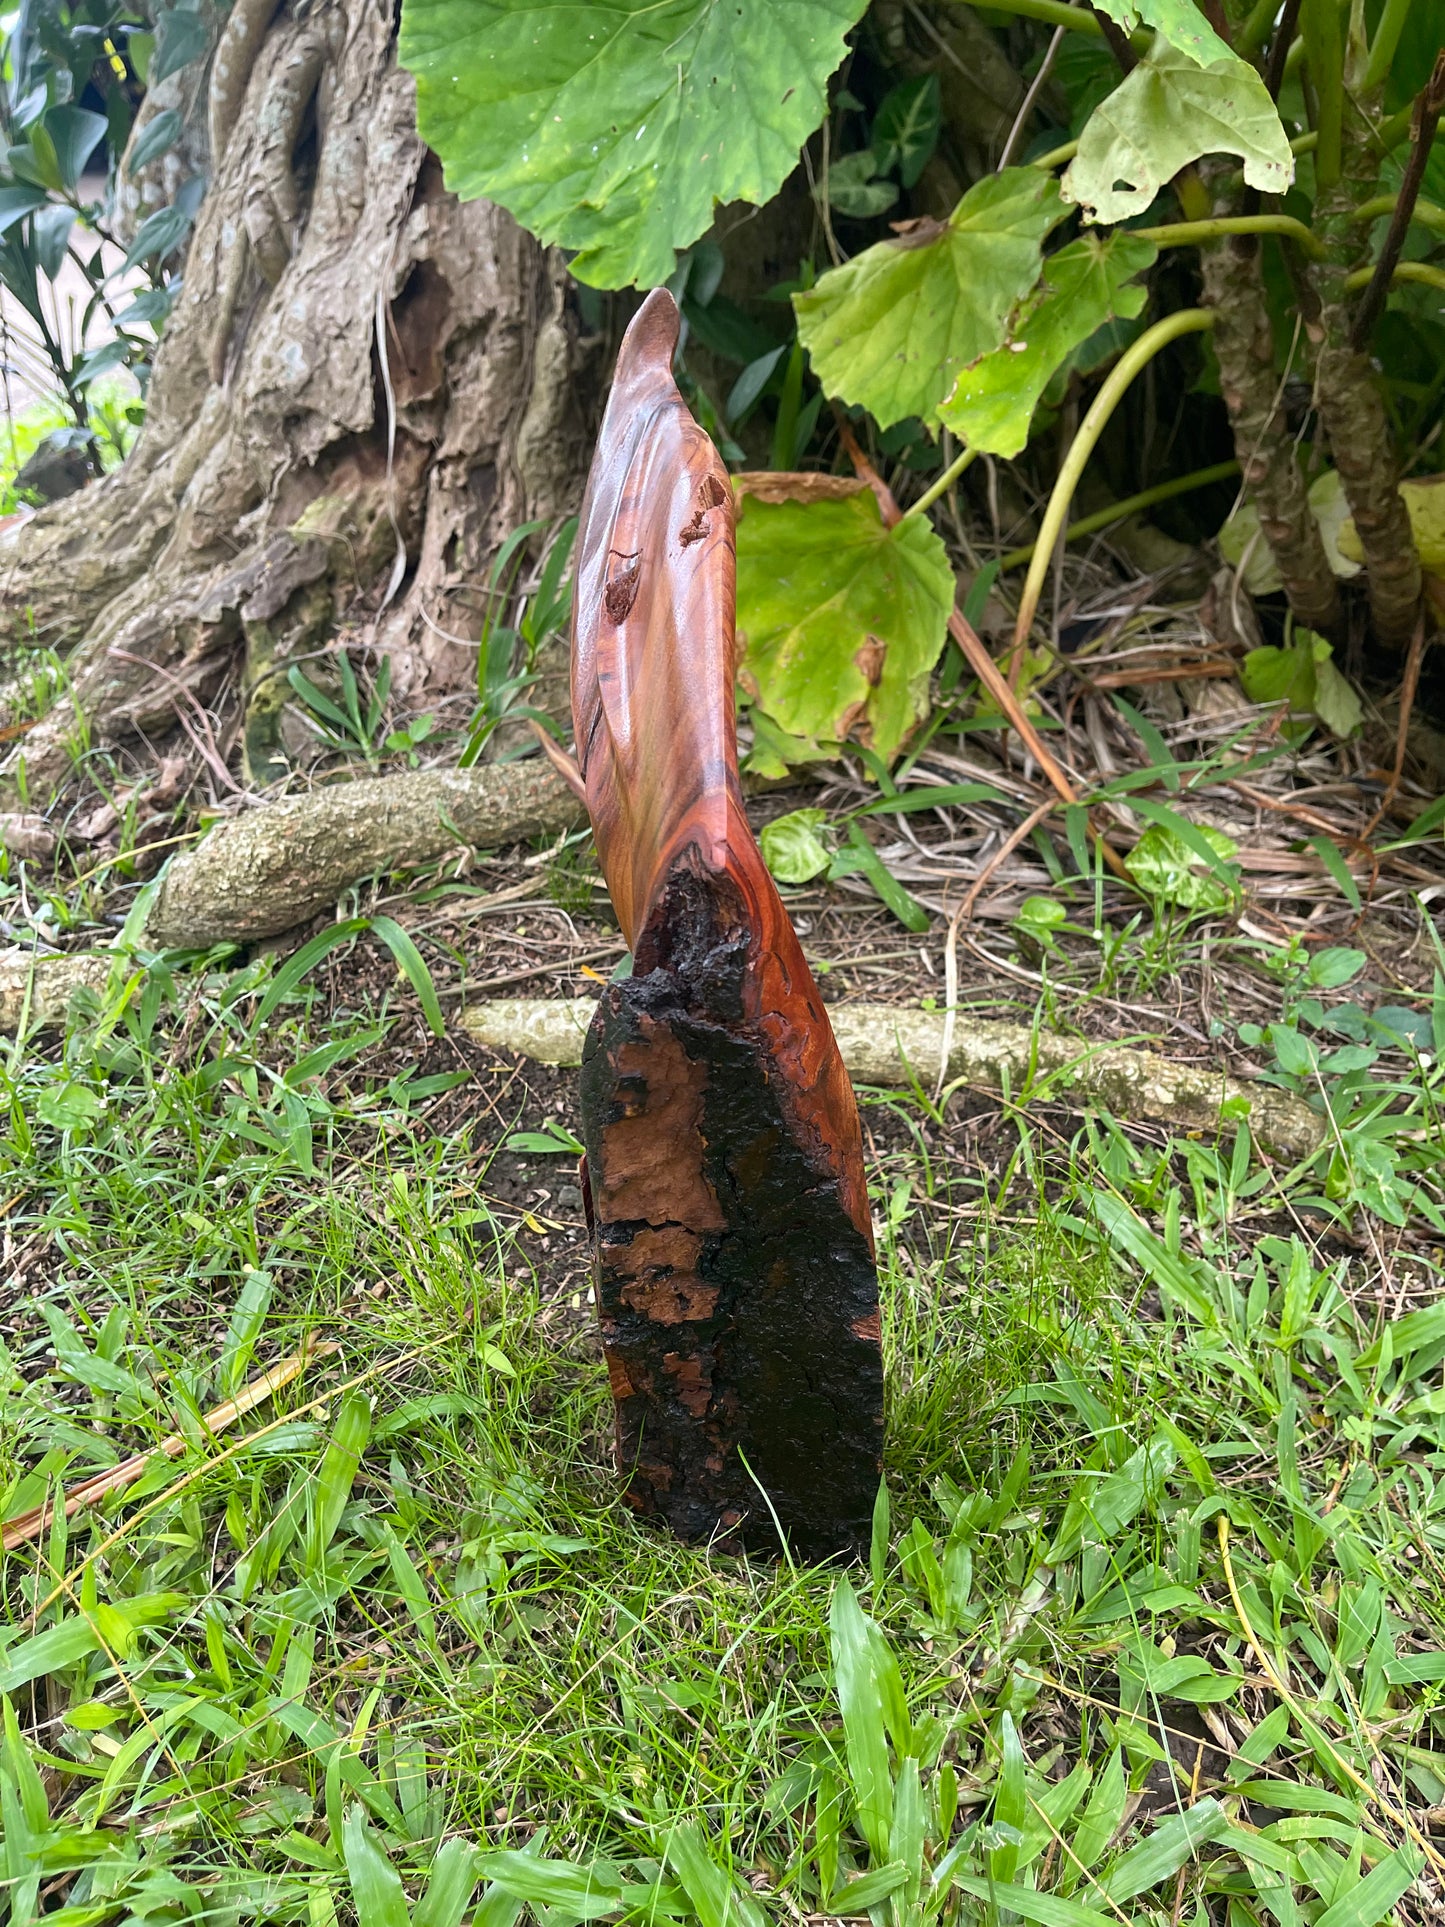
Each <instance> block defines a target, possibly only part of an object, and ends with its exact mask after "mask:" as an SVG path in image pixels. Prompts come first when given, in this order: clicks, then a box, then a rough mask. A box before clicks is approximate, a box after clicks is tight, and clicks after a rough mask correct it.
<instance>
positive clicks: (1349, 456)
mask: <svg viewBox="0 0 1445 1927" xmlns="http://www.w3.org/2000/svg"><path fill="white" fill-rule="evenodd" d="M1320 3H1321V0H1309V4H1310V5H1311V6H1312V7H1313V6H1318V5H1319V4H1320ZM1325 4H1332V0H1325ZM1336 45H1337V50H1338V51H1340V52H1341V55H1342V50H1339V49H1338V36H1337V41H1336ZM1311 60H1312V61H1313V52H1312V53H1311ZM1322 81H1323V76H1322V75H1321V74H1319V73H1318V72H1317V73H1316V83H1317V84H1322ZM1341 94H1342V101H1343V104H1342V109H1341V113H1342V122H1341V165H1340V168H1339V171H1338V172H1337V173H1336V175H1335V177H1334V179H1333V181H1332V182H1331V183H1330V184H1329V185H1325V184H1324V181H1323V179H1322V178H1321V184H1320V186H1319V188H1318V191H1317V192H1316V195H1315V207H1314V228H1315V232H1316V234H1317V235H1318V236H1319V238H1320V240H1321V241H1322V242H1323V243H1324V245H1325V250H1326V252H1325V258H1324V259H1323V260H1319V261H1311V262H1309V263H1308V265H1307V271H1308V275H1309V280H1310V284H1311V285H1312V286H1313V288H1314V290H1315V292H1316V293H1317V295H1318V296H1319V302H1320V313H1319V318H1318V321H1317V322H1315V323H1312V324H1311V333H1312V334H1317V339H1318V342H1319V349H1318V354H1317V358H1316V362H1315V405H1316V407H1317V408H1318V410H1319V420H1320V427H1321V428H1322V429H1323V431H1324V439H1325V440H1326V441H1327V442H1328V444H1329V450H1330V455H1331V457H1332V458H1333V461H1334V465H1335V469H1336V472H1337V473H1338V475H1339V478H1340V485H1341V487H1342V488H1343V490H1344V495H1345V500H1346V502H1347V503H1348V504H1349V509H1350V514H1351V516H1352V518H1353V519H1354V524H1355V530H1356V533H1357V534H1358V536H1359V540H1360V547H1361V549H1362V551H1363V553H1364V562H1365V575H1366V582H1367V586H1368V590H1369V597H1370V616H1371V621H1372V626H1373V628H1374V632H1375V635H1376V638H1377V639H1378V641H1379V642H1380V643H1381V644H1383V646H1384V647H1385V648H1387V649H1404V648H1405V647H1406V645H1407V644H1408V643H1409V640H1410V637H1411V634H1412V633H1413V631H1414V627H1415V618H1416V611H1417V610H1418V609H1419V606H1420V597H1421V592H1422V588H1423V580H1422V576H1421V570H1420V557H1419V554H1418V552H1417V550H1416V548H1415V536H1414V531H1413V530H1412V528H1411V526H1410V517H1409V515H1408V513H1407V511H1406V508H1405V504H1404V501H1403V499H1402V497H1401V495H1400V490H1399V485H1398V484H1399V462H1398V458H1397V456H1396V453H1395V442H1394V435H1393V433H1392V431H1391V426H1390V418H1389V415H1388V413H1387V411H1386V407H1385V400H1384V396H1383V395H1382V394H1381V392H1380V388H1379V384H1378V382H1377V380H1376V378H1375V371H1374V369H1373V368H1372V367H1371V365H1370V360H1369V357H1368V355H1367V354H1366V353H1364V352H1363V350H1362V349H1361V348H1360V347H1358V346H1357V345H1356V343H1355V340H1354V323H1355V305H1356V304H1355V301H1354V289H1355V287H1356V286H1357V285H1359V284H1360V282H1361V274H1360V272H1358V271H1356V270H1355V263H1356V262H1357V261H1358V259H1359V253H1360V233H1359V228H1358V226H1357V224H1356V221H1355V218H1354V216H1355V209H1356V207H1357V206H1358V204H1359V200H1360V197H1361V190H1362V189H1363V190H1364V195H1365V198H1366V199H1368V197H1369V194H1370V191H1371V190H1372V188H1373V187H1374V185H1375V183H1376V182H1377V181H1378V178H1379V169H1380V163H1381V147H1380V140H1379V133H1378V128H1379V121H1378V118H1377V116H1378V107H1379V94H1378V90H1377V91H1376V92H1375V93H1374V94H1373V95H1367V94H1365V93H1363V91H1362V90H1361V89H1359V88H1358V87H1356V88H1353V89H1351V90H1350V92H1349V93H1348V94H1347V95H1346V94H1345V93H1344V89H1343V88H1341ZM1321 119H1322V122H1323V114H1322V116H1321ZM1323 149H1324V140H1323V127H1322V137H1321V143H1320V151H1321V152H1323ZM1317 158H1318V157H1317ZM1317 176H1318V169H1317ZM1424 265H1425V264H1424V263H1421V262H1404V263H1401V264H1400V266H1401V268H1412V269H1416V268H1419V267H1421V266H1424ZM1373 278H1374V271H1373V269H1366V270H1364V271H1363V284H1364V285H1366V286H1368V285H1369V284H1370V283H1371V282H1372V280H1373ZM1402 278H1409V279H1411V280H1414V279H1417V278H1418V277H1417V276H1416V275H1414V274H1411V275H1410V276H1409V277H1404V276H1403V275H1402Z"/></svg>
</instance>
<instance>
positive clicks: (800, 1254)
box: [581, 862, 883, 1559]
mask: <svg viewBox="0 0 1445 1927" xmlns="http://www.w3.org/2000/svg"><path fill="white" fill-rule="evenodd" d="M662 938H665V940H666V944H667V946H668V954H667V955H666V956H664V955H663V954H662V950H661V944H660V942H659V941H658V940H659V939H662ZM755 949H756V939H755V933H754V932H753V931H752V930H751V928H750V923H749V919H748V917H747V915H746V911H745V906H744V903H743V899H742V897H741V895H740V894H739V893H738V892H737V891H736V890H732V889H730V888H729V885H728V882H727V879H726V878H719V877H717V876H706V875H702V874H700V873H698V872H696V871H694V870H693V869H692V868H691V867H690V866H689V865H688V864H687V863H685V862H684V863H683V864H680V865H679V868H678V870H677V871H676V872H675V873H674V876H673V878H672V881H671V885H670V889H669V891H668V893H667V896H666V899H665V901H664V904H663V906H662V909H661V912H660V915H659V917H658V920H657V926H656V935H655V938H654V941H653V943H652V944H650V945H647V946H643V945H640V946H639V952H638V957H637V965H636V968H637V971H638V972H639V974H637V975H634V976H633V977H632V979H631V980H630V981H628V982H624V983H619V984H614V985H611V986H610V987H609V988H608V990H607V991H606V992H604V994H603V996H602V998H601V1001H600V1002H599V1004H598V1007H597V1014H596V1016H595V1017H594V1019H593V1022H592V1028H591V1030H590V1031H589V1032H588V1037H587V1044H586V1048H585V1053H584V1057H583V1066H582V1106H581V1108H582V1119H583V1134H584V1141H585V1143H586V1145H587V1161H586V1178H587V1182H586V1190H587V1194H588V1197H589V1201H590V1217H591V1221H592V1227H593V1236H594V1240H595V1249H596V1253H597V1305H598V1315H599V1319H600V1322H601V1328H602V1342H603V1347H604V1350H605V1352H606V1357H607V1367H608V1373H609V1376H610V1378H611V1383H612V1394H613V1397H614V1399H615V1400H616V1404H617V1460H618V1469H619V1471H620V1472H621V1473H622V1475H623V1477H624V1479H625V1480H626V1491H627V1496H628V1499H629V1502H630V1503H631V1504H632V1505H633V1506H635V1507H636V1508H637V1510H638V1511H640V1512H643V1513H649V1514H653V1515H656V1516H659V1517H661V1518H663V1519H665V1520H666V1522H667V1523H668V1525H670V1526H671V1527H672V1529H673V1530H674V1531H675V1532H677V1533H679V1534H680V1535H681V1536H683V1537H684V1538H688V1539H715V1540H718V1541H720V1542H721V1544H722V1546H723V1548H724V1549H731V1548H735V1547H736V1546H739V1545H744V1546H747V1547H749V1548H753V1549H760V1550H776V1548H777V1543H778V1533H777V1527H779V1526H780V1527H781V1528H782V1532H783V1534H784V1536H785V1537H786V1539H787V1542H788V1546H789V1548H790V1549H791V1550H792V1552H793V1553H794V1554H795V1555H797V1556H799V1557H801V1558H804V1559H823V1558H828V1557H831V1556H832V1555H834V1554H837V1553H840V1552H842V1553H850V1552H857V1551H859V1550H861V1549H863V1548H865V1547H866V1546H867V1543H868V1534H869V1525H870V1520H871V1516H872V1510H873V1503H874V1500H875V1498H876V1497H877V1492H878V1481H879V1479H880V1477H881V1475H882V1463H881V1455H882V1444H883V1431H882V1426H883V1371H882V1360H881V1357H880V1354H879V1326H878V1280H877V1275H876V1273H875V1271H874V1266H873V1253H872V1248H871V1241H870V1239H869V1237H868V1236H867V1235H866V1234H865V1232H864V1231H863V1230H862V1229H860V1227H859V1225H858V1224H857V1223H856V1222H855V1220H854V1217H853V1216H850V1214H849V1211H848V1209H847V1208H846V1206H845V1200H844V1196H843V1187H842V1185H841V1184H840V1180H839V1176H838V1173H837V1171H836V1170H835V1169H834V1168H832V1166H831V1164H830V1161H829V1160H828V1158H826V1157H825V1156H822V1155H820V1154H819V1150H818V1147H817V1146H816V1144H810V1143H809V1141H808V1136H807V1134H806V1133H805V1132H804V1131H803V1130H802V1129H800V1127H799V1119H798V1117H797V1115H796V1110H795V1109H793V1108H792V1107H790V1106H789V1105H788V1103H787V1081H786V1076H785V1074H784V1073H783V1071H782V1070H781V1068H780V1065H779V1060H778V1053H777V1050H776V1046H775V1043H774V1040H773V1038H772V1037H770V1035H769V1034H768V1029H767V1027H766V1025H765V1024H764V1023H763V1022H761V1021H759V1019H758V1017H757V1016H756V1015H754V1016H753V1017H752V1018H749V1016H748V1015H747V1013H746V1011H745V986H746V979H747V978H748V976H749V974H750V973H751V972H752V971H755V969H756V957H755V955H754V952H755ZM812 994H813V996H814V997H815V998H816V997H817V992H816V991H813V993H812ZM814 1021H815V1022H816V1024H817V1026H818V1027H819V1028H820V1029H821V1030H822V1031H824V1032H827V1026H828V1020H827V1017H826V1015H825V1014H824V1011H823V1005H822V1000H821V999H820V998H819V999H818V1001H817V1007H816V1012H815V1013H814ZM828 1041H829V1043H830V1044H831V1042H832V1038H831V1033H829V1034H828ZM775 1520H776V1524H775V1523H774V1521H775Z"/></svg>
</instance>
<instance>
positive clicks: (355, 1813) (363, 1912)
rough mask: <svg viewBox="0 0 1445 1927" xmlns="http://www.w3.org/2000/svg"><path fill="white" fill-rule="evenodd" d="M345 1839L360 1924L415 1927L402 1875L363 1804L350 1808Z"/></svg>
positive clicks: (345, 1825)
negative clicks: (368, 1819)
mask: <svg viewBox="0 0 1445 1927" xmlns="http://www.w3.org/2000/svg"><path fill="white" fill-rule="evenodd" d="M341 1840H342V1851H343V1853H344V1854H345V1857H346V1873H347V1878H348V1879H349V1880H350V1882H351V1897H352V1899H353V1900H354V1901H355V1902H356V1919H357V1927H411V1915H410V1912H409V1910H408V1908H407V1904H406V1895H405V1893H404V1892H403V1891H402V1885H401V1876H400V1874H398V1873H397V1871H396V1869H395V1867H393V1866H392V1864H391V1862H390V1861H389V1860H388V1859H387V1857H386V1855H385V1854H384V1853H383V1852H382V1850H381V1848H380V1847H379V1846H378V1845H377V1844H376V1835H375V1834H374V1833H373V1832H372V1830H371V1828H370V1826H369V1825H368V1824H367V1819H366V1813H365V1810H364V1809H363V1808H362V1807H360V1806H351V1807H348V1808H347V1810H346V1821H345V1824H344V1825H343V1827H342V1830H341Z"/></svg>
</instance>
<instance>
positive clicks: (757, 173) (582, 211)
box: [401, 0, 863, 288]
mask: <svg viewBox="0 0 1445 1927" xmlns="http://www.w3.org/2000/svg"><path fill="white" fill-rule="evenodd" d="M862 12H863V0H789V4H788V5H787V6H786V7H780V6H777V5H776V4H774V0H732V4H730V5H729V6H727V7H721V6H717V5H715V4H714V3H713V0H648V4H643V3H642V0H623V4H620V5H617V6H609V7H603V6H599V5H595V4H594V5H588V6H580V7H557V6H553V5H551V4H549V0H406V4H405V5H404V6H403V9H402V21H401V58H402V61H403V63H404V64H405V65H406V66H407V67H409V68H410V69H411V71H412V73H413V74H415V76H416V83H417V117H418V122H419V124H420V128H421V135H422V139H423V140H424V141H426V142H427V143H428V145H429V146H431V147H433V148H435V150H436V151H437V153H438V154H439V155H440V156H441V158H442V163H443V166H444V167H445V169H446V183H447V186H448V187H449V188H451V189H452V190H453V192H455V193H458V194H460V195H461V196H462V197H463V199H466V200H470V199H472V198H474V197H475V196H478V195H485V196H486V198H487V199H488V200H492V201H498V202H500V203H501V205H502V206H503V207H505V208H508V209H510V211H511V212H512V213H513V214H514V215H515V216H516V217H517V219H518V220H519V221H520V222H521V223H522V225H523V226H524V227H527V228H530V229H531V231H532V232H533V233H534V234H535V235H537V236H538V238H539V239H540V240H542V241H544V242H546V243H548V244H549V245H556V246H558V247H564V248H571V249H575V250H577V258H576V260H574V261H572V262H571V263H570V264H569V265H570V268H571V272H572V273H573V274H574V275H576V276H577V278H578V279H579V280H582V281H588V282H591V283H592V284H593V285H594V286H596V287H604V288H606V287H611V288H617V287H624V286H626V285H628V284H629V283H633V282H635V283H636V284H637V285H638V286H640V287H656V286H657V285H658V284H659V283H660V282H663V281H665V280H666V279H667V278H668V276H669V275H670V274H671V273H672V271H673V265H674V262H673V252H674V250H675V249H677V248H685V247H687V246H688V245H689V243H690V242H692V241H695V240H696V239H697V237H698V236H699V235H700V234H701V233H703V231H704V230H705V229H706V228H707V227H708V226H709V225H710V224H711V222H712V218H713V209H714V207H715V205H716V204H717V203H718V202H719V201H751V202H753V203H755V204H758V205H760V204H761V203H762V202H764V201H767V200H770V199H771V198H772V196H773V195H774V194H775V193H776V192H777V190H778V189H779V187H781V186H782V184H783V181H784V180H785V179H786V178H787V176H788V175H789V174H790V173H791V172H792V171H793V169H794V167H796V166H797V163H798V150H799V148H800V147H801V146H802V144H803V142H804V141H805V140H806V139H807V138H808V136H809V134H811V133H812V131H813V129H814V128H815V127H816V126H817V125H818V123H819V122H820V121H821V120H822V118H823V114H824V112H825V109H826V87H827V81H828V77H829V75H830V74H831V73H832V72H833V70H834V68H835V67H837V65H838V63H839V61H841V60H842V58H843V56H844V54H845V52H846V51H847V49H846V46H845V43H844V39H843V36H844V35H845V34H846V33H847V31H848V30H849V28H850V27H852V26H853V25H854V24H855V23H856V22H857V20H858V18H859V16H860V15H861V14H862Z"/></svg>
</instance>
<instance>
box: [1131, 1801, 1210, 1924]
mask: <svg viewBox="0 0 1445 1927" xmlns="http://www.w3.org/2000/svg"><path fill="white" fill-rule="evenodd" d="M1228 1825H1229V1822H1228V1820H1227V1819H1226V1817H1225V1813H1224V1809H1223V1807H1221V1806H1220V1804H1219V1802H1218V1801H1217V1800H1196V1801H1195V1803H1194V1805H1193V1806H1192V1807H1189V1808H1188V1809H1187V1810H1186V1811H1185V1812H1183V1813H1174V1814H1171V1815H1170V1817H1169V1818H1168V1819H1167V1820H1165V1821H1163V1822H1162V1823H1161V1824H1160V1825H1159V1826H1157V1827H1155V1829H1154V1831H1153V1832H1152V1833H1151V1834H1150V1835H1149V1837H1148V1838H1147V1839H1146V1840H1141V1841H1140V1842H1139V1844H1138V1845H1137V1846H1135V1847H1130V1849H1129V1851H1128V1852H1127V1853H1124V1854H1121V1855H1120V1856H1119V1858H1118V1859H1117V1860H1116V1861H1115V1862H1114V1864H1113V1866H1112V1867H1110V1868H1109V1870H1108V1872H1107V1873H1106V1874H1105V1875H1104V1876H1103V1879H1102V1881H1101V1883H1100V1884H1101V1886H1102V1888H1103V1891H1104V1893H1105V1895H1106V1896H1107V1897H1108V1899H1110V1900H1112V1901H1114V1902H1116V1903H1118V1902H1122V1901H1125V1900H1132V1899H1133V1898H1134V1896H1135V1894H1142V1893H1143V1892H1145V1890H1146V1889H1147V1888H1150V1887H1157V1886H1158V1885H1159V1883H1160V1881H1161V1880H1167V1879H1168V1878H1169V1876H1170V1875H1171V1874H1175V1873H1178V1871H1179V1869H1180V1868H1181V1867H1182V1866H1183V1865H1184V1863H1185V1862H1186V1861H1187V1860H1192V1859H1193V1858H1194V1856H1195V1854H1196V1853H1197V1852H1198V1851H1199V1849H1200V1848H1201V1847H1202V1846H1205V1845H1207V1844H1208V1842H1209V1841H1211V1840H1215V1839H1217V1838H1218V1837H1219V1835H1220V1834H1221V1833H1222V1832H1223V1831H1224V1829H1225V1828H1226V1827H1227V1826H1228Z"/></svg>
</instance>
